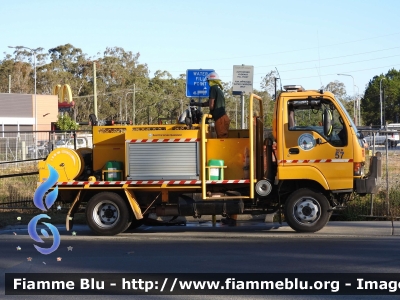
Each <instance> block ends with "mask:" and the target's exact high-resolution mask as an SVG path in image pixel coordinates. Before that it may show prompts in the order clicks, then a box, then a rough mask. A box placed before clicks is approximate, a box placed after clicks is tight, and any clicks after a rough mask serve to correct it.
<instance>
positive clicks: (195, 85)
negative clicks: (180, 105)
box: [186, 69, 214, 98]
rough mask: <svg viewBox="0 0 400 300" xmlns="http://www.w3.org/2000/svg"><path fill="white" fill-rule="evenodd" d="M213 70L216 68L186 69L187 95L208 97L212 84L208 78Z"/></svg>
mask: <svg viewBox="0 0 400 300" xmlns="http://www.w3.org/2000/svg"><path fill="white" fill-rule="evenodd" d="M211 72H214V70H203V69H199V70H186V97H193V98H194V97H196V98H207V97H208V96H209V93H210V86H209V85H208V82H207V80H206V78H207V75H208V74H210V73H211Z"/></svg>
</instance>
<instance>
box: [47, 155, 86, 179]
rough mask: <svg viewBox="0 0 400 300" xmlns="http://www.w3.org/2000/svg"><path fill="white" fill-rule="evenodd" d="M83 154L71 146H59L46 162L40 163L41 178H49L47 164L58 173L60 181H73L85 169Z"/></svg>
mask: <svg viewBox="0 0 400 300" xmlns="http://www.w3.org/2000/svg"><path fill="white" fill-rule="evenodd" d="M81 157H82V155H79V154H78V153H77V152H76V151H75V150H72V149H69V148H57V149H54V150H53V151H51V152H50V154H49V155H48V156H47V159H46V161H44V164H40V165H39V169H40V170H39V172H40V179H41V180H42V179H43V178H48V177H49V171H48V169H47V166H46V165H47V164H49V165H50V166H52V167H53V168H54V169H55V170H56V171H57V173H58V176H59V177H58V182H66V181H72V180H74V179H75V178H76V177H78V176H79V175H80V174H81V173H82V171H83V168H84V166H83V160H82V159H81Z"/></svg>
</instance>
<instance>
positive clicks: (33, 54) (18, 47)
mask: <svg viewBox="0 0 400 300" xmlns="http://www.w3.org/2000/svg"><path fill="white" fill-rule="evenodd" d="M8 48H14V49H27V50H29V51H30V52H31V54H32V56H33V68H34V75H33V76H34V80H35V84H34V85H35V86H34V103H35V131H37V103H36V52H37V51H39V50H40V48H36V49H31V48H29V47H24V46H15V47H13V46H8Z"/></svg>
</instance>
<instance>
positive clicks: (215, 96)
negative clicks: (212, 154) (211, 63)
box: [190, 72, 231, 138]
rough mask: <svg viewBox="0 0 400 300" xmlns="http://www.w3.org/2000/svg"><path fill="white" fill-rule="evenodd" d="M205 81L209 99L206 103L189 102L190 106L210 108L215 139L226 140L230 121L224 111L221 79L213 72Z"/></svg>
mask: <svg viewBox="0 0 400 300" xmlns="http://www.w3.org/2000/svg"><path fill="white" fill-rule="evenodd" d="M206 79H207V81H208V84H209V85H210V93H209V98H208V100H207V101H206V102H195V101H194V100H193V99H192V100H191V102H190V105H191V106H201V107H210V114H211V115H212V117H213V119H214V121H215V131H216V134H217V138H227V137H228V130H229V124H230V122H231V121H230V120H229V117H228V116H227V114H226V111H225V96H224V92H223V87H222V83H221V79H219V76H218V74H217V73H215V72H211V73H210V74H208V75H207V78H206Z"/></svg>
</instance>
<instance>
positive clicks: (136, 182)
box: [56, 179, 250, 186]
mask: <svg viewBox="0 0 400 300" xmlns="http://www.w3.org/2000/svg"><path fill="white" fill-rule="evenodd" d="M249 182H250V180H248V179H237V180H206V184H228V183H230V184H238V183H249ZM85 184H89V185H96V186H99V185H124V184H129V185H145V184H153V185H154V184H174V185H189V184H201V180H130V181H68V182H57V183H56V185H59V186H71V185H73V186H75V185H85Z"/></svg>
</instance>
